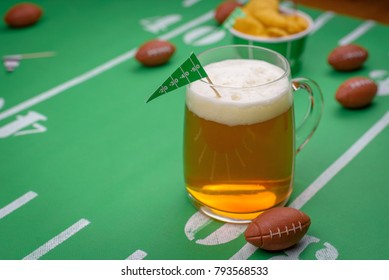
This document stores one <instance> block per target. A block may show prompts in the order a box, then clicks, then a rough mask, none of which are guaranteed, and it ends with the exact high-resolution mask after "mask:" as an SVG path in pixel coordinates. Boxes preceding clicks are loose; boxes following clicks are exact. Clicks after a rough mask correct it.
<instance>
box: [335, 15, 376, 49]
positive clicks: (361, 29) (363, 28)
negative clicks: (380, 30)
mask: <svg viewBox="0 0 389 280" xmlns="http://www.w3.org/2000/svg"><path fill="white" fill-rule="evenodd" d="M374 25H375V21H374V20H367V21H365V22H364V23H362V24H361V25H360V26H358V27H357V28H356V29H354V31H352V32H351V33H350V34H348V35H347V36H345V37H343V38H342V39H340V40H339V42H338V44H339V45H340V46H343V45H347V44H350V43H351V42H353V41H355V40H356V39H358V38H359V37H361V36H362V35H363V34H365V33H366V32H367V31H369V29H371V28H372V27H373V26H374Z"/></svg>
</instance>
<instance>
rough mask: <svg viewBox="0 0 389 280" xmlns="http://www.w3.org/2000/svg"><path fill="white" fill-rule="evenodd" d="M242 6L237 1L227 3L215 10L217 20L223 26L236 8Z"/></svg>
mask: <svg viewBox="0 0 389 280" xmlns="http://www.w3.org/2000/svg"><path fill="white" fill-rule="evenodd" d="M241 6H242V4H241V3H239V2H237V1H225V2H223V3H221V4H220V5H219V6H217V8H216V10H215V15H214V17H215V20H216V21H217V23H218V24H222V23H223V22H224V21H225V20H226V19H227V18H228V16H229V15H230V14H231V13H232V12H233V11H234V10H235V8H236V7H241Z"/></svg>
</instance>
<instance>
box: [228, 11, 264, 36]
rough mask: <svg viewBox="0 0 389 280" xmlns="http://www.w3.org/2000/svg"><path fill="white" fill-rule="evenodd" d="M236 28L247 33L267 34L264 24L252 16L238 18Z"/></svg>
mask: <svg viewBox="0 0 389 280" xmlns="http://www.w3.org/2000/svg"><path fill="white" fill-rule="evenodd" d="M234 29H235V30H238V31H240V32H242V33H245V34H249V35H255V36H260V35H265V34H266V33H265V28H264V26H263V24H262V23H261V22H259V21H257V20H255V19H254V18H253V17H251V16H247V17H244V18H237V19H236V21H235V24H234Z"/></svg>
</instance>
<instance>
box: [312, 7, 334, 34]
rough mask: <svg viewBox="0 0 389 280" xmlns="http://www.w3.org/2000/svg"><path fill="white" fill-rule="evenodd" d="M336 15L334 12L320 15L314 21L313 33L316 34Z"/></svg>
mask: <svg viewBox="0 0 389 280" xmlns="http://www.w3.org/2000/svg"><path fill="white" fill-rule="evenodd" d="M334 16H335V13H334V12H325V13H322V14H321V15H320V16H318V17H317V18H316V20H315V22H314V25H313V29H312V31H311V34H314V33H315V32H316V31H318V30H319V29H320V28H322V27H323V26H324V25H325V24H326V23H327V22H328V21H329V20H330V19H332V18H333V17H334Z"/></svg>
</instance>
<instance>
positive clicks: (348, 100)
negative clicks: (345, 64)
mask: <svg viewBox="0 0 389 280" xmlns="http://www.w3.org/2000/svg"><path fill="white" fill-rule="evenodd" d="M377 91H378V86H377V84H376V83H375V82H374V81H372V80H370V79H368V78H365V77H354V78H351V79H348V80H346V81H345V82H343V83H342V84H341V85H340V86H339V88H338V90H337V91H336V94H335V98H336V100H337V101H338V102H339V103H340V104H342V105H343V106H344V107H346V108H351V109H358V108H363V107H366V106H367V105H369V104H370V103H371V102H372V101H373V99H374V97H375V96H376V95H377Z"/></svg>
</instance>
